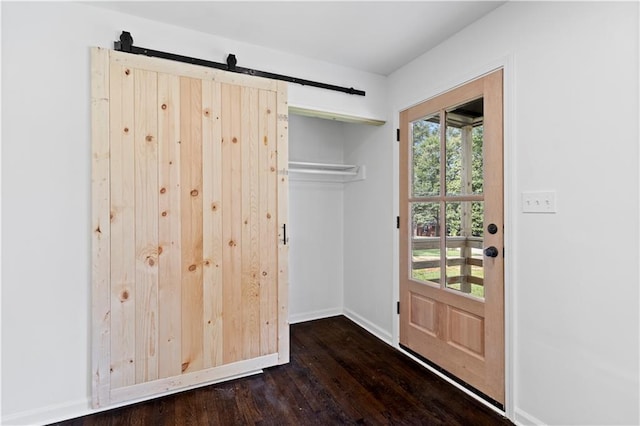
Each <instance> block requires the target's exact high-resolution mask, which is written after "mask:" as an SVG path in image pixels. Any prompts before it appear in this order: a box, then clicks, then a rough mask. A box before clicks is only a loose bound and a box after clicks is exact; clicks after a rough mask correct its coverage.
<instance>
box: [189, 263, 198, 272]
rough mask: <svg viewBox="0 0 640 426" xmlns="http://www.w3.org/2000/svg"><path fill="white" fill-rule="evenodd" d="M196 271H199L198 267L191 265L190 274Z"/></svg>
mask: <svg viewBox="0 0 640 426" xmlns="http://www.w3.org/2000/svg"><path fill="white" fill-rule="evenodd" d="M196 269H198V267H197V266H196V265H189V271H190V272H193V271H195V270H196Z"/></svg>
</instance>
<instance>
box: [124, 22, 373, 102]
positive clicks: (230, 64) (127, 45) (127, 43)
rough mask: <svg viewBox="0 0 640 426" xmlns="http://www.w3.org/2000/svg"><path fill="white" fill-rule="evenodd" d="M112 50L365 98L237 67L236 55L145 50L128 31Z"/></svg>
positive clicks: (336, 88) (361, 93)
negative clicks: (216, 57)
mask: <svg viewBox="0 0 640 426" xmlns="http://www.w3.org/2000/svg"><path fill="white" fill-rule="evenodd" d="M113 45H114V49H115V50H117V51H119V52H126V53H133V54H136V55H145V56H151V57H155V58H162V59H169V60H171V61H178V62H185V63H187V64H194V65H201V66H204V67H209V68H216V69H219V70H224V71H230V72H235V73H239V74H248V75H253V76H256V77H264V78H270V79H272V80H282V81H286V82H289V83H296V84H301V85H303V86H313V87H319V88H321V89H327V90H334V91H336V92H343V93H347V94H349V95H358V96H365V91H364V90H358V89H354V88H353V87H342V86H336V85H333V84H328V83H321V82H318V81H312V80H306V79H303V78H297V77H290V76H288V75H282V74H275V73H271V72H267V71H259V70H254V69H251V68H244V67H238V66H236V64H237V63H238V60H237V59H236V55H233V54H230V55H229V56H227V63H226V64H223V63H220V62H212V61H207V60H206V59H198V58H191V57H189V56H182V55H176V54H175V53H167V52H161V51H159V50H153V49H147V48H144V47H138V46H134V45H133V37H132V36H131V33H130V32H128V31H123V32H122V34H120V41H116V42H114V43H113Z"/></svg>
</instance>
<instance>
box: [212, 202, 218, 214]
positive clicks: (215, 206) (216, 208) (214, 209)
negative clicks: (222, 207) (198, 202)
mask: <svg viewBox="0 0 640 426" xmlns="http://www.w3.org/2000/svg"><path fill="white" fill-rule="evenodd" d="M211 210H213V211H214V212H215V211H216V210H218V205H217V204H216V203H213V204H211Z"/></svg>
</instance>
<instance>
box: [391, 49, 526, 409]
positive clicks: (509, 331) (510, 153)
mask: <svg viewBox="0 0 640 426" xmlns="http://www.w3.org/2000/svg"><path fill="white" fill-rule="evenodd" d="M500 68H502V70H503V95H502V96H503V99H502V101H503V176H504V182H503V196H504V200H503V202H504V244H505V247H508V248H509V255H508V256H505V259H504V349H505V353H504V362H505V364H504V375H505V383H504V387H505V403H504V411H501V410H500V409H498V408H497V407H496V406H494V405H493V404H491V403H489V402H488V401H486V400H484V399H482V398H481V397H480V396H478V395H477V394H476V393H474V392H472V391H470V390H468V389H467V388H465V387H464V386H462V385H461V384H459V383H458V382H456V381H455V380H453V379H451V378H449V377H448V376H446V375H444V374H442V373H441V372H440V371H438V370H437V369H435V368H433V367H432V366H431V365H429V364H427V363H425V362H424V361H422V360H421V359H419V358H417V357H415V356H414V355H413V354H411V353H409V352H407V351H405V350H404V349H402V348H401V347H400V344H399V343H400V315H398V314H397V313H396V304H397V302H398V301H399V300H400V243H399V240H400V233H399V229H396V233H395V238H394V240H393V282H394V285H393V298H392V300H391V304H390V309H392V312H393V313H394V315H393V318H392V327H393V328H392V333H393V334H392V339H393V340H392V344H393V346H394V347H395V348H397V349H398V350H400V351H401V352H402V353H404V354H405V355H407V356H408V357H410V358H412V359H413V360H414V361H416V362H418V363H419V364H421V365H422V366H423V367H425V368H426V369H428V370H429V371H431V372H432V373H434V374H436V375H438V376H439V377H441V378H442V379H443V380H445V381H447V382H449V383H450V384H452V385H453V386H455V387H457V388H458V389H460V390H462V391H463V392H465V393H466V394H468V395H469V396H471V397H472V398H474V399H476V400H478V401H480V402H481V403H483V404H485V405H486V406H487V407H489V408H491V409H492V410H494V411H496V412H498V413H500V414H503V415H505V416H506V417H507V418H509V419H511V420H513V419H515V412H514V410H515V403H514V402H515V400H516V396H517V395H516V389H517V386H516V382H517V377H516V376H515V367H514V366H515V364H516V361H517V359H516V355H515V350H514V349H515V345H514V342H515V341H516V339H517V336H516V329H515V327H514V324H515V322H516V319H517V318H516V312H515V310H514V301H515V300H516V297H515V296H516V292H517V288H516V287H515V285H514V282H515V279H514V277H515V272H516V271H515V265H516V250H515V247H516V243H517V235H515V233H514V230H515V229H516V228H517V227H516V224H517V212H518V196H517V194H518V188H517V183H516V180H515V177H516V168H515V165H516V161H515V160H516V150H515V144H514V141H513V134H514V124H513V122H514V116H515V114H514V105H515V84H514V81H515V79H514V70H515V66H514V57H513V55H512V54H508V55H506V56H503V57H499V58H497V59H495V60H493V61H491V62H488V63H486V64H484V65H482V66H477V67H469V68H468V69H467V70H465V71H464V72H461V73H459V74H457V75H455V76H454V77H452V78H449V79H447V80H442V81H438V82H436V83H434V84H432V85H430V86H427V85H426V86H425V87H421V88H419V89H418V90H417V91H416V92H414V93H419V94H418V95H413V97H412V98H410V99H403V100H401V101H400V102H398V103H396V104H394V105H393V120H394V121H393V123H394V126H393V127H392V131H393V140H394V141H395V136H396V135H395V129H398V128H400V112H401V111H403V110H405V109H408V108H411V107H412V106H415V105H417V104H420V103H422V102H424V101H426V100H429V99H432V98H435V97H437V96H439V95H441V94H443V93H446V92H448V91H450V90H452V89H455V88H457V87H459V86H462V85H464V84H466V83H468V82H470V81H473V80H476V79H478V78H480V77H482V76H484V75H486V74H489V73H491V72H493V71H496V70H497V69H500ZM399 145H400V144H399V143H398V142H394V148H393V179H394V181H393V195H394V197H393V203H394V210H393V215H394V218H393V219H394V220H395V216H398V215H399V211H400V205H399V197H400V192H399V181H400V170H399V164H400V163H399V161H400V149H399V148H400V147H399Z"/></svg>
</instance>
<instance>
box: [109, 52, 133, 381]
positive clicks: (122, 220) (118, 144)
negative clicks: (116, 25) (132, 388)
mask: <svg viewBox="0 0 640 426" xmlns="http://www.w3.org/2000/svg"><path fill="white" fill-rule="evenodd" d="M110 76H111V77H110V80H111V102H110V105H111V107H110V117H111V120H110V121H111V123H110V134H111V156H110V158H111V161H110V170H111V172H110V175H111V252H112V254H111V388H112V389H116V388H119V387H122V386H129V385H133V384H135V382H136V369H135V331H136V330H135V324H136V310H135V307H136V306H135V300H136V298H135V276H136V251H135V249H136V247H135V240H134V239H133V238H132V237H131V236H132V235H134V232H135V216H134V211H135V208H134V203H135V198H134V197H135V186H134V157H135V155H134V138H133V136H134V82H133V80H134V79H133V72H132V70H131V69H130V68H128V67H124V66H121V65H118V64H114V63H112V64H111V71H110Z"/></svg>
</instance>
